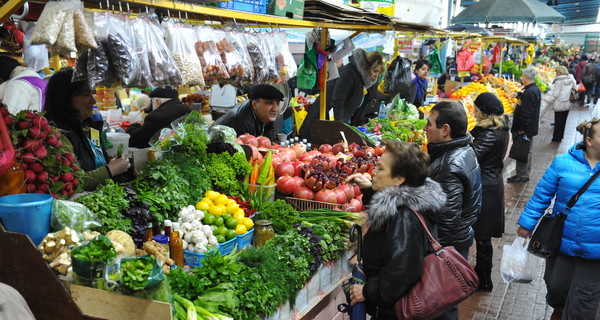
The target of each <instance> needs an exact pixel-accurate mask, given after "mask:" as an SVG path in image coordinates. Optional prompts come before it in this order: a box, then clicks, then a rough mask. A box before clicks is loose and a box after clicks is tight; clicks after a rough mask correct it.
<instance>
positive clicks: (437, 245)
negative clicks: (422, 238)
mask: <svg viewBox="0 0 600 320" xmlns="http://www.w3.org/2000/svg"><path fill="white" fill-rule="evenodd" d="M408 209H410V211H412V212H413V213H414V214H415V216H417V218H418V219H419V221H420V222H421V225H422V226H423V229H425V232H426V233H427V238H429V242H431V247H432V248H433V251H435V252H438V251H440V250H442V248H443V247H442V245H441V244H440V243H439V242H437V240H435V239H434V238H433V236H432V235H431V232H429V228H427V224H426V223H425V220H423V217H422V216H421V215H420V214H419V213H418V212H416V211H415V210H414V209H412V208H408Z"/></svg>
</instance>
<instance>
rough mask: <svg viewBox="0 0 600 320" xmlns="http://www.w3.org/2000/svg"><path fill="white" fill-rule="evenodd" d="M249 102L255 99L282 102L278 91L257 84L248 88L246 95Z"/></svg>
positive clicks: (270, 86) (271, 87) (268, 86)
mask: <svg viewBox="0 0 600 320" xmlns="http://www.w3.org/2000/svg"><path fill="white" fill-rule="evenodd" d="M248 96H249V98H250V99H251V100H255V99H267V100H277V101H282V100H283V93H281V91H279V89H277V88H275V87H273V86H272V85H270V84H257V85H255V86H253V87H252V88H250V94H249V95H248Z"/></svg>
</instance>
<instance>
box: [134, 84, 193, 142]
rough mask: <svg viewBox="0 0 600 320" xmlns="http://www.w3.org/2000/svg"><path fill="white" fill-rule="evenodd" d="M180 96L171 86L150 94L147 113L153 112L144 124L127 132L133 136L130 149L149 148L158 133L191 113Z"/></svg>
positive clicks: (159, 88) (137, 125)
mask: <svg viewBox="0 0 600 320" xmlns="http://www.w3.org/2000/svg"><path fill="white" fill-rule="evenodd" d="M178 96H179V95H178V93H177V90H175V89H173V88H171V87H169V86H166V87H164V88H161V87H158V88H156V89H154V90H153V91H152V92H151V93H150V100H151V104H150V106H149V107H148V108H146V112H150V111H151V112H150V113H149V114H148V116H146V118H145V119H144V123H143V124H139V123H134V124H132V125H131V126H129V128H127V130H126V132H127V133H129V135H130V136H131V137H130V138H129V146H130V147H134V148H147V147H149V144H148V143H149V142H150V138H152V136H153V135H154V134H155V133H156V132H158V131H159V130H160V129H162V128H167V127H170V125H171V122H173V120H176V119H177V118H180V117H182V116H184V115H186V114H188V113H190V111H191V110H190V107H188V105H186V104H185V103H183V102H181V100H179V97H178ZM147 109H150V110H147Z"/></svg>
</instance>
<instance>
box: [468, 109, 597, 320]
mask: <svg viewBox="0 0 600 320" xmlns="http://www.w3.org/2000/svg"><path fill="white" fill-rule="evenodd" d="M589 115H590V110H589V109H588V108H576V109H574V110H572V111H571V112H570V113H569V118H568V120H567V127H566V129H565V138H564V139H563V141H562V142H561V143H556V142H551V139H552V132H553V129H554V126H552V125H551V123H553V122H554V113H553V112H551V111H549V112H547V113H546V115H545V116H544V117H543V118H542V121H541V123H540V132H539V135H538V136H536V137H535V138H534V145H533V164H532V170H531V174H530V179H531V180H530V181H529V182H527V183H516V184H506V185H505V189H504V190H505V204H506V224H505V225H506V230H505V233H504V237H502V238H501V239H494V240H493V241H492V243H493V245H494V268H493V275H492V278H493V280H494V290H493V291H492V292H490V293H476V294H474V295H473V296H471V297H470V298H469V299H467V300H466V301H465V302H463V303H461V304H460V306H459V311H460V315H459V319H461V320H466V319H477V320H483V319H501V320H505V319H511V320H513V319H514V320H516V319H528V320H542V319H543V320H545V319H550V315H551V314H552V308H551V307H549V306H547V305H546V302H545V296H546V287H545V285H544V281H543V278H542V277H543V274H544V262H543V260H541V261H540V262H539V263H538V267H537V276H536V278H535V279H534V281H533V282H531V283H528V284H523V283H511V284H505V283H504V282H503V281H502V279H501V278H500V260H501V258H502V248H503V246H504V245H510V244H511V243H512V242H513V240H514V239H515V237H516V230H517V225H516V223H517V220H518V219H519V214H520V213H521V210H522V208H523V207H524V206H525V204H526V203H527V201H528V199H529V197H530V196H531V195H532V194H533V191H534V189H535V186H536V184H537V183H538V181H539V180H540V179H541V177H542V175H543V174H544V172H545V171H546V168H548V166H549V165H550V163H551V162H552V160H553V159H554V157H555V156H556V155H557V154H560V153H564V152H566V151H567V150H568V148H569V147H571V146H572V145H573V144H574V143H575V142H578V141H581V139H582V136H581V134H579V133H578V132H577V131H576V130H575V127H576V126H577V125H578V124H579V123H580V122H581V121H583V120H586V119H589ZM506 164H507V166H506V168H505V170H504V176H505V178H506V177H508V176H512V175H513V174H514V172H513V170H514V166H515V164H514V160H507V161H506ZM472 250H474V249H472ZM470 262H471V263H472V264H473V265H474V264H475V258H474V252H473V251H472V252H471V258H470ZM596 319H599V317H596Z"/></svg>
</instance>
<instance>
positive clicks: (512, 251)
mask: <svg viewBox="0 0 600 320" xmlns="http://www.w3.org/2000/svg"><path fill="white" fill-rule="evenodd" d="M528 244H529V239H525V238H521V237H517V238H515V240H514V241H513V243H512V245H510V246H509V245H504V251H503V252H502V261H501V262H500V276H501V277H502V280H504V282H506V283H510V282H520V283H529V282H531V281H533V275H534V274H535V269H536V267H537V263H538V257H536V256H534V255H532V254H531V253H529V252H528V251H527V245H528Z"/></svg>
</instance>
